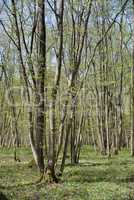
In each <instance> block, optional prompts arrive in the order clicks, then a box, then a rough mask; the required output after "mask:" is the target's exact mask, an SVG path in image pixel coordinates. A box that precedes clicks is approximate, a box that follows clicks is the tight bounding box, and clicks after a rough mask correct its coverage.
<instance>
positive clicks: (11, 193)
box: [0, 146, 134, 200]
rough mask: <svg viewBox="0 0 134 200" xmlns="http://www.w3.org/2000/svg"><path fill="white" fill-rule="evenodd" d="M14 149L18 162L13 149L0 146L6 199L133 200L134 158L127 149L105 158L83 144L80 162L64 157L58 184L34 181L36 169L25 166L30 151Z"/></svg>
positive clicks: (0, 182) (0, 186) (1, 179)
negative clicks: (74, 163)
mask: <svg viewBox="0 0 134 200" xmlns="http://www.w3.org/2000/svg"><path fill="white" fill-rule="evenodd" d="M17 152H18V155H19V158H20V160H21V162H20V163H15V162H14V161H13V150H12V149H4V148H3V149H0V191H1V192H2V193H3V194H4V195H5V196H6V197H7V198H8V199H11V200H38V199H41V200H134V158H132V157H131V156H130V155H129V152H128V151H126V150H122V151H121V152H120V154H119V155H117V156H112V158H110V159H108V158H107V157H103V156H101V155H100V154H99V153H96V152H94V151H93V150H92V149H91V148H89V147H87V146H85V147H83V149H82V153H81V157H80V163H79V164H78V165H70V162H69V160H67V162H66V167H65V171H64V174H63V177H61V180H60V182H59V183H58V184H47V183H45V182H42V183H40V184H35V183H36V181H37V179H38V177H39V176H38V172H37V169H36V168H29V167H28V162H29V161H30V160H31V159H32V154H31V151H30V150H29V149H24V148H22V149H20V150H18V151H17ZM0 200H2V199H0Z"/></svg>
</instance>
